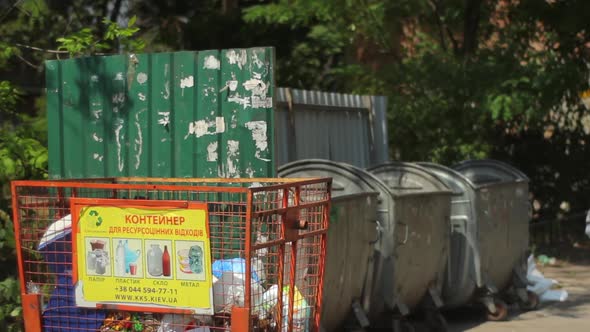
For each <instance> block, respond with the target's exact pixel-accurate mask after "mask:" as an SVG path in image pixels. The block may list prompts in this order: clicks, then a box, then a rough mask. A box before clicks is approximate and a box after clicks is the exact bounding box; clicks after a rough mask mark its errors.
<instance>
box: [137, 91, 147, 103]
mask: <svg viewBox="0 0 590 332" xmlns="http://www.w3.org/2000/svg"><path fill="white" fill-rule="evenodd" d="M137 97H138V98H139V100H141V101H145V99H146V98H145V95H144V94H143V93H141V92H140V93H138V94H137Z"/></svg>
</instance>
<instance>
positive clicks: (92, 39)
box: [56, 16, 145, 56]
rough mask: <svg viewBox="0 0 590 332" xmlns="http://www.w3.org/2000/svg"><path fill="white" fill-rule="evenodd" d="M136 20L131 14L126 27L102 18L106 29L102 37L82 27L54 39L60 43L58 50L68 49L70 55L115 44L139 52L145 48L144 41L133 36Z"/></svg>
mask: <svg viewBox="0 0 590 332" xmlns="http://www.w3.org/2000/svg"><path fill="white" fill-rule="evenodd" d="M136 21H137V18H136V17H135V16H133V17H132V18H131V19H130V20H129V23H128V24H127V26H126V27H121V26H119V25H118V24H117V23H115V22H111V21H110V20H109V19H107V18H104V19H103V20H102V24H103V25H105V26H106V31H105V33H104V36H102V38H99V37H97V36H96V33H95V31H93V30H92V29H90V28H83V29H81V30H80V31H78V32H75V33H72V34H70V35H69V36H66V37H61V38H57V39H56V41H57V42H58V43H59V44H60V46H59V47H58V50H63V51H68V52H69V53H70V56H80V55H90V54H94V53H100V52H102V51H106V50H110V49H112V48H114V47H115V46H118V47H120V48H121V50H122V51H125V52H130V53H137V52H141V51H142V50H143V49H144V48H145V42H144V41H143V40H141V39H140V38H137V37H135V34H136V33H137V32H138V31H139V28H137V27H136V26H135V23H136Z"/></svg>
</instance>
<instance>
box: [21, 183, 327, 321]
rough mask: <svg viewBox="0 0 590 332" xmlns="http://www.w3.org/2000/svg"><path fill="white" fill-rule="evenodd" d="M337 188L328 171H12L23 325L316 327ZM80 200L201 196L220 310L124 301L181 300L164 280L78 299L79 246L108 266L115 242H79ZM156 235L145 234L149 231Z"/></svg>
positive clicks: (192, 199)
mask: <svg viewBox="0 0 590 332" xmlns="http://www.w3.org/2000/svg"><path fill="white" fill-rule="evenodd" d="M230 181H231V182H230ZM330 188H331V184H330V180H328V179H307V180H302V179H297V180H295V179H293V180H290V179H248V180H240V179H231V180H228V179H194V180H193V179H147V178H142V179H140V178H117V179H94V180H89V181H85V180H79V181H69V180H68V181H18V182H13V184H12V191H13V208H14V214H15V228H16V229H15V231H16V234H17V242H18V243H17V245H18V250H17V255H18V262H19V269H20V276H21V280H20V281H21V286H22V287H21V289H22V295H23V309H24V313H25V321H26V328H27V331H29V332H30V331H37V330H42V331H105V332H107V331H137V332H140V331H170V332H177V331H178V332H181V331H191V332H205V331H228V330H230V329H231V330H232V331H301V332H304V331H317V330H318V329H319V321H320V313H321V296H322V294H321V290H322V282H323V269H324V261H323V259H324V254H325V236H326V235H325V234H326V230H327V226H328V218H329V202H330ZM80 200H83V201H90V202H94V201H96V202H98V201H101V202H103V201H104V202H110V201H113V200H117V201H120V200H124V202H143V203H142V204H147V203H149V202H153V203H150V204H157V203H163V202H186V203H190V204H193V203H195V204H196V203H199V204H201V205H199V206H205V207H206V213H207V216H208V239H209V241H210V256H211V257H210V260H205V261H207V262H210V263H211V266H210V267H208V269H206V270H207V271H210V273H211V279H212V287H211V288H212V291H211V292H212V300H213V301H212V304H213V309H212V312H213V314H212V315H204V314H195V313H194V312H192V311H190V310H186V309H178V308H176V307H175V306H174V305H170V306H168V307H166V308H164V309H162V308H159V307H157V308H154V307H150V306H149V305H148V306H146V307H143V309H142V307H134V306H127V305H126V303H123V302H124V301H123V300H125V302H134V299H142V301H144V303H145V302H146V301H147V303H151V301H153V303H156V302H158V303H160V302H161V301H167V300H166V299H169V300H170V301H171V302H168V303H174V297H175V296H177V295H175V293H174V292H176V290H174V289H171V288H170V287H167V286H165V285H163V286H161V287H145V286H144V287H141V286H136V284H134V283H133V282H132V281H129V284H124V285H123V286H120V287H118V288H117V292H116V295H115V297H116V298H117V299H121V303H117V301H107V302H101V303H97V304H96V305H95V306H90V307H88V305H86V306H81V305H80V300H79V299H80V298H81V297H83V296H84V294H80V293H81V292H83V291H81V290H80V288H77V287H76V283H77V274H76V269H77V264H76V262H77V261H78V259H77V258H76V257H79V256H80V255H88V259H89V260H90V259H91V260H92V264H96V268H97V269H98V266H100V263H97V262H101V261H104V266H106V268H105V267H103V268H105V269H109V268H110V267H108V266H109V264H110V265H114V264H116V260H115V258H114V257H113V256H114V253H113V251H114V244H113V247H112V249H111V252H110V253H109V252H108V250H106V249H105V250H104V252H103V251H102V250H101V249H103V246H104V244H100V243H98V244H96V246H97V248H94V245H95V244H93V243H91V245H92V246H93V248H92V253H90V252H89V253H86V251H85V250H80V249H76V241H75V237H76V234H77V228H76V225H77V224H76V222H77V220H78V219H77V211H78V210H72V207H73V206H74V205H73V204H76V202H78V201H80ZM138 204H139V203H138ZM73 230H74V231H73ZM152 238H153V236H152V235H150V234H146V235H145V239H142V241H144V242H145V243H147V242H148V241H150V239H152ZM170 249H172V246H170ZM99 253H100V254H102V256H100V255H99V256H97V255H98V254H99ZM172 254H173V256H174V258H176V259H178V261H176V262H175V263H174V264H189V261H190V262H191V264H192V261H191V259H192V258H190V259H189V257H182V256H183V255H184V256H188V252H187V253H181V252H180V251H178V257H177V256H176V252H174V253H172ZM85 257H86V256H85ZM191 257H192V256H191ZM86 262H88V261H86ZM93 266H95V265H93ZM178 267H179V268H180V265H179V266H178ZM191 269H192V267H191ZM127 280H128V278H127V279H126V278H120V279H118V281H117V282H125V283H127V282H128V281H127ZM189 292H191V291H190V290H189ZM195 294H196V292H195ZM183 295H186V294H183ZM189 295H190V294H189Z"/></svg>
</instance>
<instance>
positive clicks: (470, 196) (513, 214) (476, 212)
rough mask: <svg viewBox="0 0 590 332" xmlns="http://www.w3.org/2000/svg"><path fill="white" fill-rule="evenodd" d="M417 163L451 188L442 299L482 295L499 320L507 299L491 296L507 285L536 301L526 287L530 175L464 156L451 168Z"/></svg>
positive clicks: (454, 302)
mask: <svg viewBox="0 0 590 332" xmlns="http://www.w3.org/2000/svg"><path fill="white" fill-rule="evenodd" d="M419 164H420V165H421V166H423V167H425V168H427V169H428V170H429V171H431V172H433V173H434V174H436V175H437V176H438V177H439V178H440V179H441V180H443V181H444V182H445V183H447V184H448V185H449V187H451V188H452V190H453V198H452V206H451V253H450V256H449V264H448V267H447V277H446V282H445V287H444V291H443V298H444V300H445V305H446V306H448V307H451V308H452V307H457V306H461V305H465V304H468V303H472V302H475V301H482V302H483V303H484V304H485V305H486V306H487V309H488V311H489V314H488V318H489V319H492V320H501V319H504V318H505V316H506V314H507V311H506V310H505V309H506V305H505V304H504V303H503V302H502V301H500V300H499V299H498V298H495V297H496V295H497V294H498V293H499V291H502V290H506V289H507V288H508V287H509V286H511V285H513V286H515V288H516V289H517V293H518V294H519V295H520V298H521V302H522V303H523V304H527V303H528V305H529V306H530V305H531V304H532V303H530V302H535V301H536V299H533V298H529V297H530V296H532V294H527V293H526V250H527V247H528V238H529V233H528V220H529V213H530V204H529V202H528V178H527V177H526V176H525V175H524V174H523V173H522V172H520V171H518V170H516V169H514V168H513V167H511V166H509V165H507V164H504V163H501V162H499V161H495V160H481V161H466V162H463V163H461V164H459V165H457V166H455V167H454V168H455V169H451V168H447V167H445V166H441V165H437V164H432V163H419ZM532 305H533V306H534V304H532Z"/></svg>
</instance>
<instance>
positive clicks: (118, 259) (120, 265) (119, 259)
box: [115, 240, 125, 277]
mask: <svg viewBox="0 0 590 332" xmlns="http://www.w3.org/2000/svg"><path fill="white" fill-rule="evenodd" d="M115 275H116V276H118V277H122V276H124V275H125V247H124V246H123V241H121V240H119V245H118V246H117V249H116V251H115Z"/></svg>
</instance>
